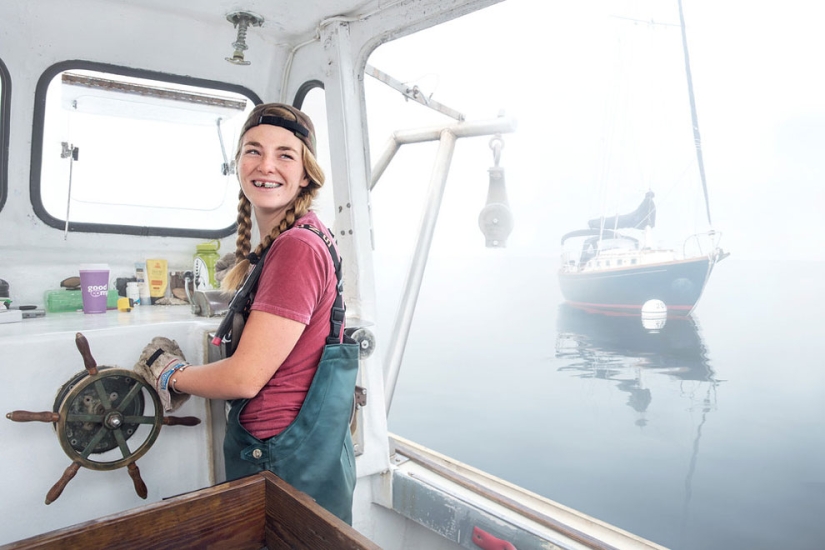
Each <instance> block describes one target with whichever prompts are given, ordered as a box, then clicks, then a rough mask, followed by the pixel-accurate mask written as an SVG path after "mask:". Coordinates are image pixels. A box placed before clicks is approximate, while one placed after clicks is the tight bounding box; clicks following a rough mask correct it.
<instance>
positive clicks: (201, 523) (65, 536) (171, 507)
mask: <svg viewBox="0 0 825 550" xmlns="http://www.w3.org/2000/svg"><path fill="white" fill-rule="evenodd" d="M265 498H266V480H265V479H264V478H263V477H261V476H251V477H247V478H244V479H240V480H236V481H231V482H228V483H224V484H222V485H217V486H215V487H209V488H207V489H202V490H200V491H196V492H193V493H188V494H185V495H181V496H177V497H173V498H170V499H168V500H165V501H163V502H158V503H154V504H148V505H146V506H141V507H140V508H135V509H134V510H130V511H127V512H125V513H122V514H115V515H111V516H107V517H103V518H100V519H96V520H92V521H87V522H85V523H80V524H78V525H75V526H73V527H67V528H65V529H59V530H56V531H52V532H50V533H46V534H44V535H38V536H36V537H32V538H29V539H24V540H21V541H18V542H15V543H12V544H10V545H6V546H2V547H0V548H2V549H9V550H10V549H34V548H38V549H41V548H50V549H51V548H55V549H56V548H60V549H75V548H76V549H90V548H106V549H114V548H130V549H134V548H152V549H153V550H154V549H165V548H169V549H173V548H174V549H179V548H210V549H224V548H226V549H233V550H234V549H241V550H246V549H250V550H252V549H255V550H259V549H260V548H263V547H264V544H265V536H264V525H265V523H266V521H265V513H266V506H265Z"/></svg>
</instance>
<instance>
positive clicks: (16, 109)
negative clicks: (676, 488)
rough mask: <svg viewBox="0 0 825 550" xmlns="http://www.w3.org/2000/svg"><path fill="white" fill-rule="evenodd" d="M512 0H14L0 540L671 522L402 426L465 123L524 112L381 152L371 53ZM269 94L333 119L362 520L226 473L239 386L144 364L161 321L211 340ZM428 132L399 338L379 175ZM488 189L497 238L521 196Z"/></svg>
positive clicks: (1, 16)
mask: <svg viewBox="0 0 825 550" xmlns="http://www.w3.org/2000/svg"><path fill="white" fill-rule="evenodd" d="M496 2H497V0H450V1H443V0H325V1H324V2H304V1H299V0H280V1H277V2H275V1H272V0H245V1H242V2H238V1H235V0H233V1H229V0H198V1H187V2H167V1H165V0H129V1H126V0H73V1H71V2H65V1H62V0H38V1H37V2H3V3H0V20H2V21H3V25H2V27H3V31H2V39H0V234H2V236H3V237H2V239H0V258H2V259H1V260H0V279H2V281H3V285H2V286H0V292H1V293H2V294H4V295H5V296H2V299H3V301H4V303H6V304H8V306H9V307H8V309H6V310H4V311H3V312H2V313H0V346H2V349H3V366H4V369H3V371H4V374H5V381H4V384H3V389H2V403H3V404H4V406H5V407H6V411H4V412H6V413H7V414H6V416H7V419H6V420H4V421H3V422H0V436H1V437H2V439H3V441H4V444H3V445H2V447H0V465H2V468H0V486H2V487H3V494H4V498H3V504H2V505H0V506H1V507H2V508H0V510H2V516H3V523H2V527H0V544H5V545H8V546H7V547H10V548H28V547H31V548H36V547H87V548H91V547H100V548H103V547H107V548H111V547H124V546H128V547H131V548H138V547H152V548H162V547H176V548H180V547H204V546H209V547H215V548H229V547H232V548H255V547H258V548H260V547H264V546H266V547H270V548H275V547H289V548H301V547H307V548H309V547H311V548H344V547H347V548H349V547H352V548H356V547H359V548H360V547H363V548H370V547H381V548H397V549H406V548H430V549H436V550H438V549H442V548H443V549H448V548H476V547H481V548H494V547H495V548H516V547H517V548H519V549H522V548H577V549H578V548H655V547H657V546H656V545H655V544H653V543H650V542H648V541H646V540H644V539H641V538H639V537H636V536H635V535H632V534H630V533H627V532H624V531H622V530H621V529H618V528H616V527H614V526H611V525H608V524H606V523H603V522H600V521H599V520H596V519H594V518H591V517H588V516H586V515H584V514H581V513H579V512H577V511H575V510H572V509H570V508H567V507H564V506H562V505H559V504H557V503H555V502H552V501H550V500H548V499H545V498H543V497H539V496H537V495H535V494H532V493H529V492H528V491H525V490H523V489H520V488H518V487H516V486H514V485H512V484H509V483H507V482H504V481H502V480H499V479H497V478H495V477H493V476H491V475H488V474H486V473H484V472H481V471H478V470H476V469H474V468H471V467H469V466H466V465H464V464H461V463H459V462H457V461H455V460H453V459H451V458H449V457H446V456H443V455H440V454H438V453H435V452H433V451H431V450H429V449H427V448H425V447H422V446H420V445H417V444H416V443H414V442H411V441H406V440H404V439H402V438H398V437H395V436H393V435H392V434H389V433H388V430H387V414H388V411H389V408H390V405H391V402H392V395H393V391H394V387H395V384H396V381H397V379H398V372H399V369H400V367H401V359H402V357H403V352H404V345H405V342H406V337H407V334H408V332H409V329H410V322H411V318H412V315H413V312H414V309H415V300H416V296H417V293H418V288H419V287H420V284H421V279H422V276H423V272H424V268H425V265H426V261H427V254H428V248H429V243H430V241H431V239H432V232H433V228H434V226H435V222H436V219H437V217H438V204H439V201H440V197H441V195H442V194H443V188H444V185H445V181H446V176H447V173H448V172H449V165H450V159H451V156H452V153H453V150H454V148H455V147H456V141H457V140H459V139H461V138H464V137H473V136H486V139H490V137H493V136H496V135H500V134H504V133H508V132H512V131H514V130H515V129H516V123H515V121H514V120H511V119H509V118H508V117H503V116H502V117H493V119H492V120H481V121H478V120H464V119H463V118H461V117H458V118H455V117H453V118H451V116H450V114H449V113H447V116H445V117H444V120H445V122H444V123H443V124H441V125H440V126H433V127H425V128H420V129H413V130H406V129H399V131H398V132H397V133H396V134H394V135H393V136H392V139H391V140H390V144H389V146H388V148H387V150H386V152H385V153H384V155H382V156H381V157H380V158H377V159H376V158H370V154H369V151H370V147H369V143H368V133H367V110H366V100H365V94H364V80H365V79H366V78H379V79H381V80H382V81H383V82H385V83H386V84H387V85H389V86H396V85H397V84H398V83H397V82H396V81H395V80H394V79H393V78H392V76H391V75H390V74H386V73H383V72H381V71H380V70H378V69H377V68H374V67H371V66H370V65H369V64H368V59H369V56H370V54H371V53H372V52H373V51H374V50H375V49H376V48H377V47H378V46H380V45H381V44H384V43H386V42H389V41H392V40H394V39H397V38H400V37H403V36H406V35H409V34H411V33H415V32H417V31H420V30H423V29H427V28H430V27H434V26H436V25H440V24H442V23H446V22H448V21H450V20H453V19H455V18H458V17H461V16H463V15H466V14H469V13H471V12H473V11H476V10H481V9H484V8H486V7H488V6H489V5H491V4H494V3H496ZM402 87H403V86H402ZM399 93H405V94H407V95H408V97H409V98H410V99H411V100H413V101H418V102H420V103H428V104H429V107H430V108H436V109H438V108H439V105H438V104H437V103H436V102H435V101H430V100H429V99H427V98H422V97H421V96H420V95H417V94H416V93H415V92H414V91H412V90H399ZM261 102H285V103H290V104H293V105H295V106H297V107H299V108H302V109H304V110H305V111H306V112H307V113H308V114H309V115H310V117H311V118H313V120H314V121H315V123H316V127H317V128H318V138H319V144H318V150H319V159H320V160H321V161H322V165H323V166H324V168H325V171H326V172H327V178H328V179H327V184H326V185H325V188H324V191H323V193H322V197H321V199H320V200H319V209H320V214H321V218H322V220H323V221H324V222H325V223H327V224H328V225H329V227H330V228H331V230H332V231H333V233H334V235H335V238H336V240H337V243H338V247H339V250H340V253H341V256H342V258H343V262H344V271H343V278H344V295H345V301H346V304H347V326H348V330H349V331H350V333H351V334H352V335H353V337H354V338H355V339H356V340H357V341H358V342H359V343H360V346H361V358H360V372H359V378H358V386H359V387H360V388H362V390H361V395H360V398H359V400H358V406H357V407H356V410H354V411H353V420H352V431H353V439H354V442H355V446H356V456H357V458H356V467H357V475H358V480H357V486H356V493H355V504H354V521H353V525H352V528H350V527H349V526H347V525H345V524H343V523H342V522H340V521H339V520H337V518H334V517H331V516H329V514H326V515H324V514H325V512H324V510H322V509H320V508H319V507H317V506H314V503H312V502H311V501H309V500H308V499H307V498H306V496H305V495H302V494H298V493H296V492H295V491H294V490H293V489H291V488H290V487H288V486H284V484H283V482H281V481H280V480H278V479H277V478H274V477H273V476H270V475H265V474H264V475H261V476H253V478H249V479H246V480H243V481H241V482H231V483H228V484H225V483H224V480H225V478H224V473H223V464H222V454H221V448H222V438H223V428H224V425H225V421H226V419H225V414H224V403H223V402H221V401H216V400H205V399H200V398H193V399H191V400H189V401H188V402H187V403H186V404H185V405H184V407H183V408H182V409H181V410H180V411H178V412H177V413H175V415H173V416H167V417H164V415H163V413H162V412H161V411H160V407H159V406H158V401H157V396H156V394H154V392H153V390H151V389H150V388H149V387H148V386H146V385H144V384H142V382H141V381H140V380H135V379H133V378H132V377H131V368H132V365H134V363H135V361H136V359H137V358H138V357H139V355H140V352H141V349H142V348H143V346H144V345H145V344H146V343H147V342H148V341H150V340H151V339H152V338H153V337H155V336H159V335H162V336H165V337H167V338H171V339H174V340H175V341H177V342H178V344H179V345H180V347H181V349H182V351H183V352H184V353H185V355H186V357H187V359H188V360H189V361H190V362H192V363H194V364H200V363H205V362H208V361H210V360H213V359H214V358H215V357H217V355H216V354H218V353H219V351H220V350H219V349H218V348H217V346H214V345H212V344H211V338H212V336H213V335H214V332H215V330H216V329H217V328H218V326H219V324H220V321H221V318H222V317H221V315H222V313H224V312H225V310H226V302H227V299H226V298H223V297H222V296H221V295H220V293H219V292H217V291H215V290H214V289H210V288H209V286H210V285H209V283H208V281H207V282H203V286H199V285H196V284H194V282H195V279H198V281H200V280H201V278H202V275H203V274H202V273H198V272H197V270H194V272H193V256H195V255H200V257H201V259H202V260H203V259H204V257H205V255H206V252H209V253H210V254H212V256H211V257H212V259H214V252H216V251H217V250H219V251H220V252H219V255H222V254H225V253H226V252H231V251H233V250H234V243H235V227H236V226H235V220H236V209H237V196H238V183H237V179H236V177H235V174H234V165H233V162H232V159H233V158H234V148H235V143H236V141H237V139H238V132H239V129H240V127H241V125H242V123H243V120H244V118H245V116H246V114H247V113H248V112H249V111H250V110H251V109H252V108H253V106H254V105H256V104H258V103H261ZM424 108H427V107H426V106H422V109H424ZM442 108H443V106H442ZM442 110H443V111H444V112H446V111H449V110H448V109H446V108H443V109H442ZM422 142H433V143H434V145H435V146H437V153H436V155H435V158H433V176H432V180H431V181H430V182H429V186H430V187H429V191H428V193H429V194H428V197H429V198H428V201H427V207H426V210H425V212H423V213H422V221H421V226H420V231H419V236H418V240H417V243H416V248H415V253H414V255H413V258H412V261H411V265H410V268H409V274H408V276H407V281H406V283H405V287H404V289H403V298H402V300H401V305H400V306H399V312H398V316H397V318H396V320H395V325H394V327H393V329H392V331H391V332H390V334H391V336H390V338H389V339H388V341H384V342H382V341H378V340H377V339H376V337H375V335H376V327H375V323H376V314H375V307H376V305H375V302H376V300H375V292H376V281H375V276H374V270H373V256H372V255H373V245H372V242H373V227H372V225H371V210H370V208H371V200H370V194H371V191H372V190H373V188H374V187H375V186H376V185H382V184H384V182H379V178H380V177H381V175H382V174H383V172H384V170H385V169H386V167H387V166H388V165H389V163H390V161H391V160H392V158H393V156H394V154H395V152H396V151H397V150H398V149H399V148H400V147H401V146H402V145H406V144H410V143H422ZM387 184H388V185H389V184H391V182H387ZM495 199H496V197H495V196H493V200H492V201H491V202H490V209H489V210H488V214H489V216H488V217H489V220H490V222H489V224H488V231H489V232H488V233H487V234H486V236H487V241H488V244H490V245H492V246H495V245H496V244H499V243H500V241H501V239H503V238H504V237H503V236H502V234H499V233H496V231H499V230H500V229H501V227H502V225H504V224H499V221H500V220H504V219H506V218H507V214H508V213H507V211H506V208H505V207H504V206H503V205H502V204H500V201H497V200H495ZM505 236H506V235H505ZM158 261H159V263H157V262H158ZM210 261H211V260H210ZM155 263H157V265H159V266H160V270H161V271H160V272H161V273H163V278H166V288H165V290H164V289H161V291H159V292H160V293H159V294H153V293H154V290H153V289H149V290H150V295H148V296H147V295H145V293H144V292H143V291H145V290H146V289H145V288H141V289H140V291H139V293H138V294H137V295H136V296H132V295H130V294H129V291H130V287H129V284H128V283H130V282H140V280H141V277H144V279H145V280H147V281H148V279H146V278H147V277H149V278H150V279H151V274H147V273H146V271H147V270H152V269H155V268H156V267H157V265H155ZM83 264H105V265H106V269H108V277H109V280H108V290H107V294H106V306H107V307H106V311H105V313H103V314H98V315H94V314H84V313H83V312H82V311H78V310H79V309H80V306H81V303H82V300H81V299H82V296H81V295H80V292H81V291H79V290H77V284H78V283H77V280H76V278H77V277H78V275H79V270H80V269H81V268H80V266H81V265H83ZM204 265H208V262H207V261H206V260H204ZM167 276H168V278H167ZM147 286H151V285H147ZM2 294H0V295H2ZM130 298H132V300H131V302H130V301H129V299H130ZM124 299H125V300H126V301H125V302H123V300H124ZM79 300H80V301H79ZM137 302H141V304H140V305H136V303H137ZM150 302H152V305H150ZM388 332H389V331H388ZM90 392H91V393H90ZM124 394H128V400H129V403H130V405H129V406H128V408H129V411H130V412H128V413H126V416H125V417H124V418H119V419H109V418H107V419H106V421H105V422H104V424H106V426H105V427H106V430H108V431H106V430H104V429H103V428H101V427H100V425H98V424H96V423H98V422H103V421H100V420H99V419H98V417H94V416H88V417H84V416H82V415H81V413H80V412H78V411H79V410H80V408H82V407H83V405H84V403H86V402H87V401H95V400H99V401H100V402H103V403H104V404H105V403H108V401H107V399H108V398H111V399H117V397H112V396H118V395H120V396H122V395H124ZM106 395H108V396H109V397H108V398H107V397H106ZM124 400H125V398H124ZM72 415H74V416H72ZM79 415H81V416H79ZM104 431H106V433H105V434H103V432H104ZM98 434H103V435H98ZM78 457H80V458H78ZM127 474H128V475H127ZM44 499H45V502H44ZM230 520H231V521H230ZM73 526H74V527H73ZM107 537H108V538H107ZM319 539H324V542H323V544H321V543H319V542H318V540H319ZM493 541H497V542H495V543H496V544H500V545H499V546H491V544H493V543H494V542H493Z"/></svg>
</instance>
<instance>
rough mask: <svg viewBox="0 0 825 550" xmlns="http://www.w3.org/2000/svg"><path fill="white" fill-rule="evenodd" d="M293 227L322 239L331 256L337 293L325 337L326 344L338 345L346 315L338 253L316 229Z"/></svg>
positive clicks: (329, 241) (309, 226) (328, 239)
mask: <svg viewBox="0 0 825 550" xmlns="http://www.w3.org/2000/svg"><path fill="white" fill-rule="evenodd" d="M295 227H301V228H303V229H309V230H310V231H312V232H313V233H315V234H316V235H318V236H319V237H321V239H323V241H324V244H326V245H327V248H328V249H329V255H330V256H332V265H334V266H335V278H336V279H337V280H338V284H337V285H336V289H337V293H336V296H335V303H334V304H332V313H330V316H329V325H330V327H329V336H327V344H340V343H341V327H343V326H344V317H345V315H346V311H347V308H346V306H345V305H344V283H343V281H342V280H341V259H340V258H339V257H338V253H337V252H335V247H334V246H333V244H332V241H331V240H330V238H329V237H327V235H326V234H325V233H324V232H322V231H321V230H319V229H318V228H317V227H313V226H311V225H307V224H301V225H296V226H295Z"/></svg>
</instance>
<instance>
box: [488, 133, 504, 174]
mask: <svg viewBox="0 0 825 550" xmlns="http://www.w3.org/2000/svg"><path fill="white" fill-rule="evenodd" d="M490 149H492V150H493V163H494V165H495V167H496V168H498V163H499V161H500V160H501V150H502V149H504V139H503V138H502V137H501V134H496V135H495V136H493V137H492V139H490Z"/></svg>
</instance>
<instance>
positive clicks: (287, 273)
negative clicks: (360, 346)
mask: <svg viewBox="0 0 825 550" xmlns="http://www.w3.org/2000/svg"><path fill="white" fill-rule="evenodd" d="M299 224H307V225H312V226H314V227H316V228H318V229H320V230H321V231H323V232H324V233H326V234H327V235H329V232H328V231H327V230H326V228H325V227H324V225H323V224H322V223H321V222H320V220H319V219H318V217H317V216H316V215H315V213H314V212H309V213H307V214H306V215H305V216H303V217H302V218H300V219H299V220H298V221H297V222H295V225H299ZM336 285H337V280H336V278H335V267H334V266H333V264H332V258H331V257H330V254H329V249H328V248H327V246H326V244H325V243H324V241H323V240H322V239H321V238H320V237H319V236H318V235H316V234H315V233H313V232H312V231H310V230H308V229H303V228H299V227H292V228H291V229H288V230H287V231H284V232H283V233H282V234H281V235H279V236H278V238H277V239H275V242H274V243H272V247H271V248H270V250H269V253H268V254H267V255H266V258H265V260H264V267H263V271H262V272H261V278H260V280H259V282H258V290H257V293H256V294H255V300H254V302H253V303H252V309H253V310H257V311H263V312H265V313H271V314H273V315H278V316H280V317H285V318H287V319H292V320H293V321H298V322H299V323H302V324H304V325H306V328H305V329H304V332H303V334H301V337H300V338H299V339H298V342H297V343H296V344H295V347H294V348H293V349H292V352H291V353H290V354H289V356H288V357H287V358H286V360H285V361H284V362H283V364H282V365H281V366H280V367H279V368H278V370H277V371H276V372H275V376H273V377H272V378H271V379H270V380H269V382H267V384H266V385H265V386H264V387H263V388H262V389H261V391H260V392H258V395H256V396H255V397H253V398H252V399H250V400H249V403H247V405H246V407H245V408H244V410H243V412H242V413H241V418H240V420H241V424H242V425H243V426H244V428H246V430H247V431H248V432H249V433H251V434H252V435H254V436H255V437H257V438H258V439H266V438H268V437H272V436H273V435H277V434H279V433H281V432H282V431H283V430H284V428H286V427H287V426H288V425H289V424H290V423H291V422H292V421H293V420H295V417H296V416H297V415H298V411H299V410H300V409H301V405H302V404H303V402H304V398H305V397H306V394H307V391H308V390H309V385H310V384H311V383H312V378H313V377H314V376H315V370H316V368H317V367H318V361H320V359H321V354H322V352H323V349H324V345H325V344H326V338H327V336H328V335H329V329H330V324H329V318H330V313H331V311H332V304H333V303H334V302H335V296H336ZM242 338H243V337H242Z"/></svg>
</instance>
